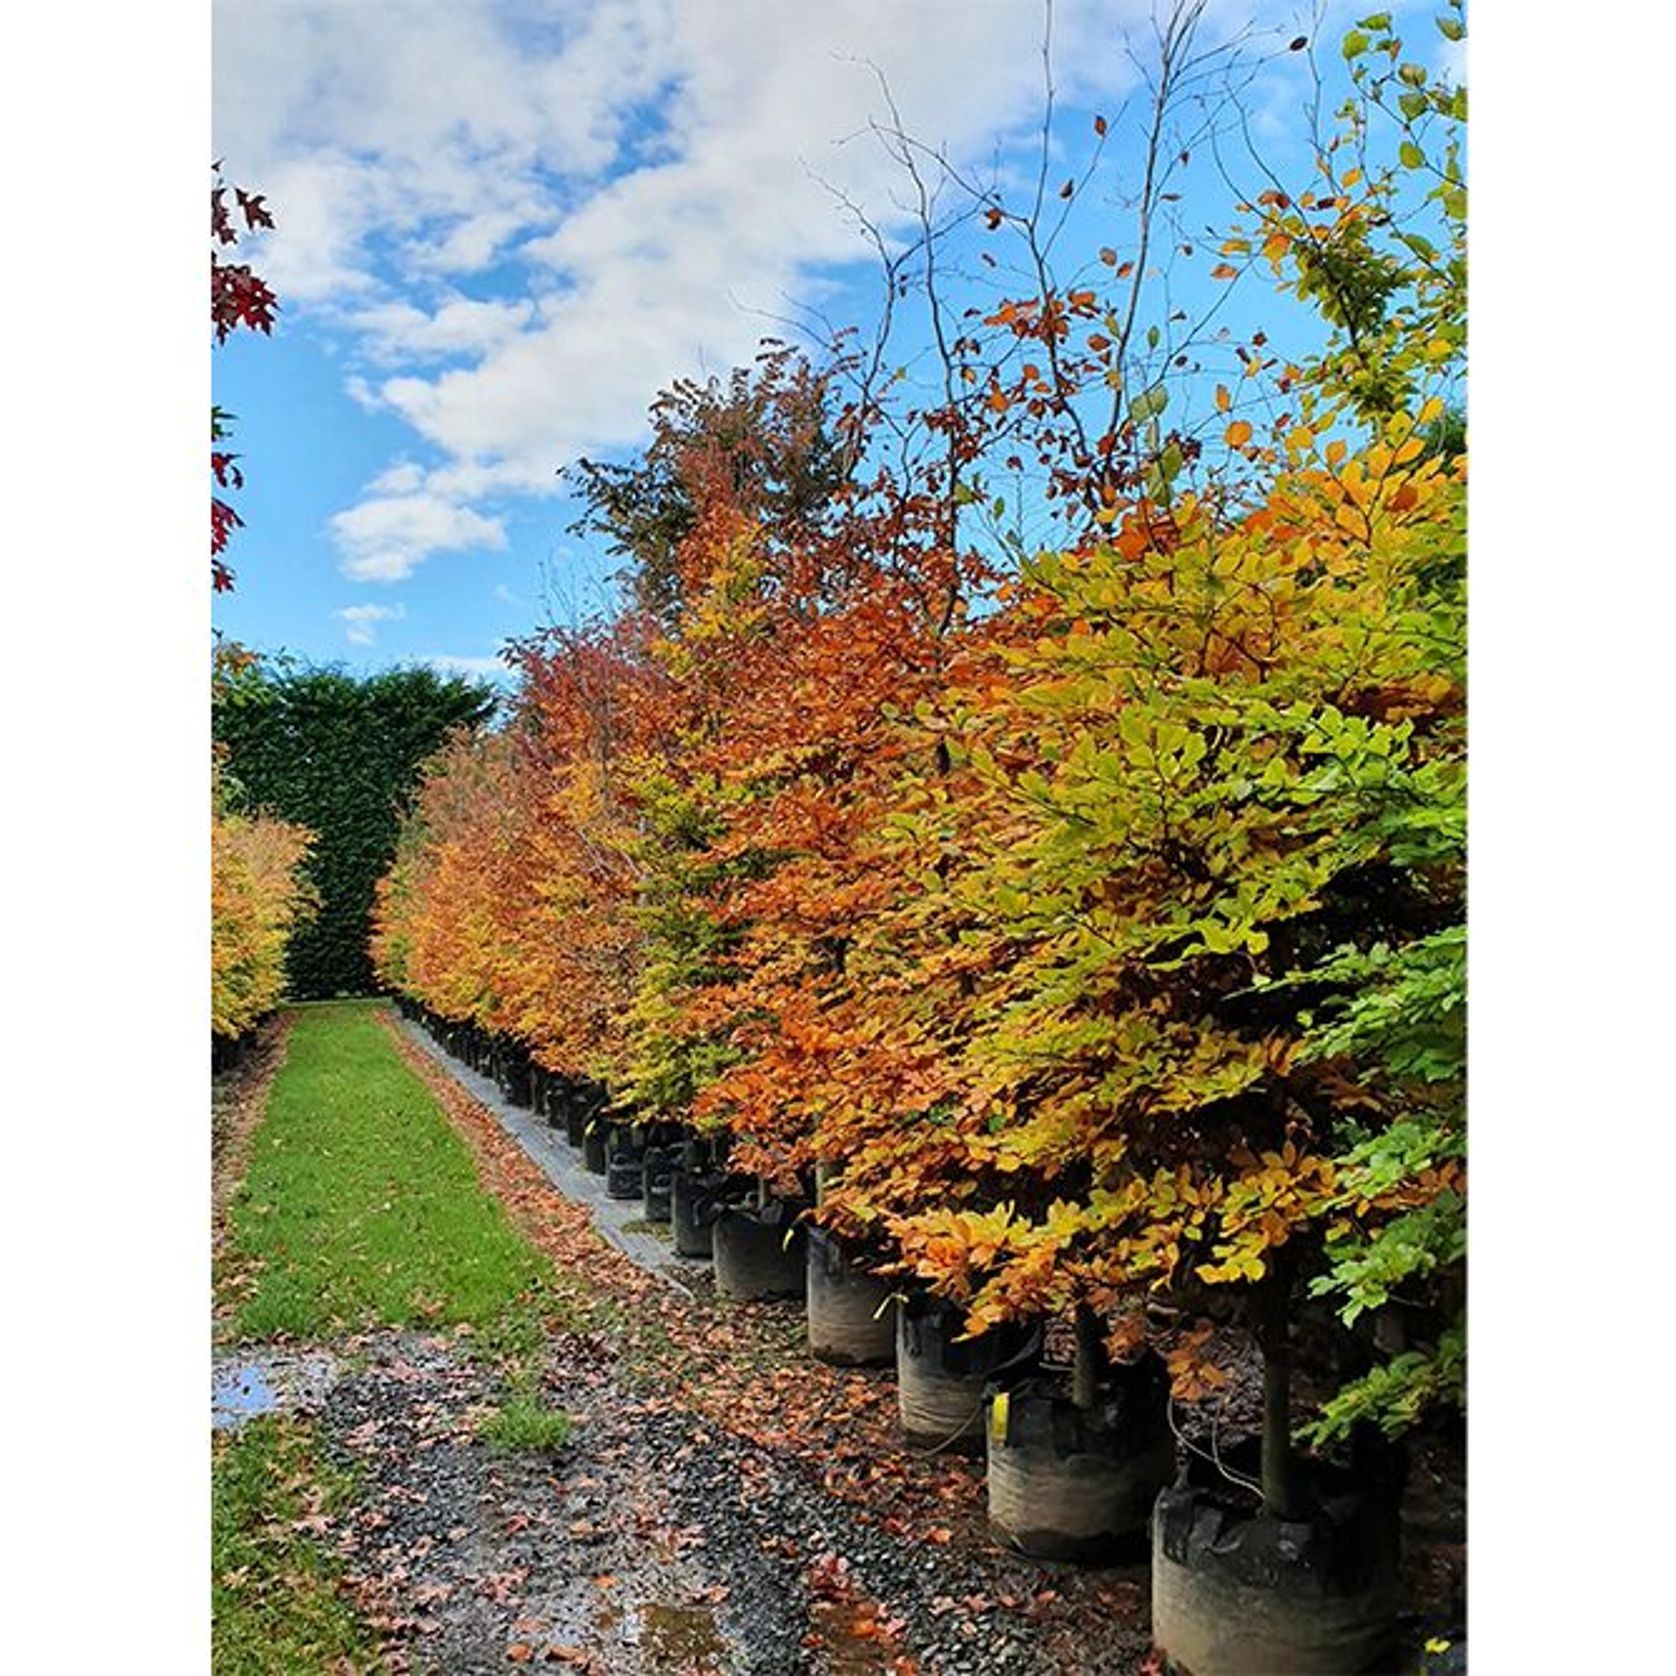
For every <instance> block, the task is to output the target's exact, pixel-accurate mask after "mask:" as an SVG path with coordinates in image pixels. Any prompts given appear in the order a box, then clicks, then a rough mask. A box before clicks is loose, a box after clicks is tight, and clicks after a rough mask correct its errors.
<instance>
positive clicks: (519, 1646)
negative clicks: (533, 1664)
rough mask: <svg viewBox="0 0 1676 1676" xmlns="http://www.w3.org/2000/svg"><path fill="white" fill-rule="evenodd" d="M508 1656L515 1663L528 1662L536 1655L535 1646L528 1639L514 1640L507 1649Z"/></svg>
mask: <svg viewBox="0 0 1676 1676" xmlns="http://www.w3.org/2000/svg"><path fill="white" fill-rule="evenodd" d="M506 1656H507V1658H508V1659H510V1660H511V1662H512V1663H513V1664H528V1663H529V1662H530V1660H531V1659H533V1658H534V1657H535V1648H533V1647H532V1646H531V1645H530V1644H529V1642H527V1641H514V1642H513V1643H512V1645H511V1646H510V1647H508V1648H507V1649H506Z"/></svg>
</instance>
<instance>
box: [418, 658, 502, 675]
mask: <svg viewBox="0 0 1676 1676" xmlns="http://www.w3.org/2000/svg"><path fill="white" fill-rule="evenodd" d="M419 662H420V663H423V664H429V665H430V667H431V668H432V669H435V670H439V671H440V672H441V673H442V674H444V675H488V676H493V677H496V678H498V679H500V680H506V679H508V678H510V675H511V671H510V670H509V669H508V668H507V667H506V665H505V664H504V663H502V662H501V660H500V659H499V658H462V657H455V656H453V655H452V654H450V653H447V652H439V653H436V654H434V655H433V656H431V657H427V658H420V659H419Z"/></svg>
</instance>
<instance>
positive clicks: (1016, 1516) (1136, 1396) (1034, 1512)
mask: <svg viewBox="0 0 1676 1676" xmlns="http://www.w3.org/2000/svg"><path fill="white" fill-rule="evenodd" d="M1169 1389H1170V1387H1169V1377H1168V1375H1167V1374H1166V1373H1165V1371H1164V1367H1163V1364H1162V1363H1160V1362H1159V1361H1158V1359H1157V1357H1155V1356H1148V1357H1145V1358H1143V1359H1142V1360H1141V1361H1140V1362H1137V1363H1136V1364H1134V1365H1133V1366H1132V1367H1124V1366H1118V1367H1114V1368H1113V1369H1111V1372H1110V1377H1109V1378H1108V1379H1107V1380H1106V1381H1104V1382H1103V1383H1102V1386H1101V1389H1100V1394H1099V1398H1098V1400H1097V1401H1096V1402H1095V1404H1094V1405H1093V1406H1092V1407H1091V1408H1088V1409H1080V1408H1078V1407H1077V1406H1076V1404H1075V1403H1073V1402H1072V1401H1071V1400H1070V1398H1069V1397H1068V1396H1065V1395H1063V1394H1061V1393H1060V1392H1059V1391H1057V1390H1055V1389H1054V1388H1053V1387H1052V1386H1051V1385H1050V1384H1049V1382H1048V1381H1046V1380H1045V1379H1035V1378H1029V1379H1024V1380H1021V1381H1019V1382H1018V1383H1017V1384H1016V1385H1015V1386H1014V1387H1013V1389H1011V1390H1000V1391H995V1392H992V1393H991V1395H990V1398H989V1405H988V1424H987V1425H986V1427H985V1441H986V1445H987V1452H988V1468H987V1478H988V1489H989V1525H990V1529H991V1530H992V1531H993V1532H994V1533H995V1535H996V1537H997V1538H998V1539H999V1540H1000V1542H1001V1543H1002V1544H1003V1545H1004V1546H1006V1547H1008V1548H1011V1549H1013V1550H1015V1551H1016V1552H1018V1553H1020V1554H1028V1555H1030V1556H1031V1557H1032V1558H1034V1559H1043V1560H1081V1561H1085V1562H1104V1563H1106V1564H1115V1563H1117V1562H1119V1561H1122V1560H1126V1559H1138V1558H1140V1557H1141V1556H1142V1555H1144V1553H1145V1551H1146V1545H1147V1537H1148V1531H1149V1526H1150V1523H1151V1519H1152V1508H1153V1503H1154V1502H1155V1501H1156V1500H1157V1497H1158V1492H1159V1491H1160V1490H1161V1489H1163V1488H1164V1486H1165V1485H1166V1484H1168V1483H1169V1482H1170V1480H1171V1479H1172V1478H1173V1477H1174V1476H1175V1465H1176V1458H1175V1438H1174V1436H1173V1434H1172V1433H1171V1431H1170V1422H1169V1412H1168V1406H1167V1405H1168V1402H1169Z"/></svg>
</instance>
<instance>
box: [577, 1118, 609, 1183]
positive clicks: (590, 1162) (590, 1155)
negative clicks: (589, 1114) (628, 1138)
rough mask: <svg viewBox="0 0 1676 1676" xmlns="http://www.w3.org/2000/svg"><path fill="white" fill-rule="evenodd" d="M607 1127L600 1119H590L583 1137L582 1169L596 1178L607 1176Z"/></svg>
mask: <svg viewBox="0 0 1676 1676" xmlns="http://www.w3.org/2000/svg"><path fill="white" fill-rule="evenodd" d="M605 1138H606V1126H605V1124H604V1123H603V1122H602V1121H601V1120H600V1119H599V1118H590V1119H589V1120H588V1123H587V1126H586V1128H585V1129H584V1131H583V1135H582V1167H583V1168H584V1169H586V1170H591V1171H592V1172H593V1173H594V1174H595V1175H596V1176H602V1175H604V1174H605V1168H606V1161H605Z"/></svg>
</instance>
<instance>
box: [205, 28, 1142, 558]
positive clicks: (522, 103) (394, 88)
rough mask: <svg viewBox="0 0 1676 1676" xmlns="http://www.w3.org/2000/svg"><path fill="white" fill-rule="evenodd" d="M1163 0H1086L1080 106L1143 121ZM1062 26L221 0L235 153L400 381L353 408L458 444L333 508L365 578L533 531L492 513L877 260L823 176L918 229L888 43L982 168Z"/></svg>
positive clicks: (1079, 55)
mask: <svg viewBox="0 0 1676 1676" xmlns="http://www.w3.org/2000/svg"><path fill="white" fill-rule="evenodd" d="M1151 9H1152V0H1060V3H1059V4H1058V6H1057V7H1056V9H1055V44H1056V52H1055V59H1056V68H1057V75H1058V80H1059V85H1060V93H1061V96H1062V97H1066V98H1071V97H1075V96H1077V95H1079V94H1081V95H1089V94H1091V92H1092V91H1093V90H1098V92H1099V95H1100V97H1101V98H1102V99H1103V100H1105V101H1106V102H1107V103H1108V108H1115V100H1116V98H1117V97H1119V96H1120V95H1121V93H1122V91H1123V90H1124V88H1126V87H1128V86H1130V85H1132V83H1133V81H1134V77H1135V72H1134V69H1133V66H1132V65H1131V64H1130V63H1129V61H1128V60H1127V59H1126V57H1125V54H1124V31H1125V28H1126V27H1129V26H1133V25H1135V24H1137V23H1140V24H1143V25H1144V23H1145V20H1146V19H1147V18H1148V17H1149V16H1150V13H1151ZM1041 29H1042V11H1041V9H1040V7H1039V6H1037V5H1034V4H1025V3H1022V0H1021V3H1015V4H1010V5H1001V4H986V5H974V4H972V3H971V0H915V3H914V4H912V5H907V4H903V3H901V0H826V3H824V4H822V5H819V6H788V5H785V4H784V3H783V0H726V3H725V4H722V3H712V0H575V3H573V4H567V5H562V6H558V5H553V4H551V3H545V4H544V3H541V0H450V3H449V4H448V5H446V6H439V5H436V4H434V3H433V0H292V3H289V4H286V5H283V6H279V5H274V4H273V3H272V0H217V6H216V30H215V37H214V39H215V55H216V63H215V96H216V112H215V118H216V147H217V150H218V154H221V155H224V156H225V157H226V158H227V160H228V170H229V173H230V174H231V175H232V177H233V178H235V179H238V180H239V181H241V182H245V183H248V184H250V185H251V186H253V187H255V188H257V189H259V190H262V191H264V192H265V193H266V194H267V196H268V199H269V202H270V204H271V206H272V208H273V211H274V214H275V216H276V219H277V222H278V227H277V230H276V231H275V232H274V233H272V234H270V235H267V236H266V238H265V240H264V243H263V246H262V253H261V258H260V260H261V261H262V263H263V266H264V271H266V272H267V273H268V274H269V276H270V277H271V279H272V280H273V282H274V283H275V285H276V287H277V289H278V291H279V293H280V296H281V300H282V303H283V304H285V305H288V306H292V307H295V308H296V309H297V310H298V311H299V312H310V311H312V312H313V313H314V315H315V316H316V317H317V318H319V319H321V320H323V321H324V322H326V323H327V324H328V325H330V326H332V327H334V328H335V329H338V330H341V331H343V332H347V333H349V334H351V336H352V339H353V342H354V344H355V346H356V348H357V349H358V351H359V354H360V357H361V359H362V362H363V363H364V365H366V366H368V367H378V368H381V369H382V374H381V376H380V377H378V378H374V377H369V376H368V373H367V372H365V371H362V372H353V373H352V374H351V375H350V377H349V378H348V379H347V380H346V384H345V389H346V391H347V393H348V394H349V395H350V397H351V398H352V399H353V400H354V401H356V402H357V403H358V404H359V405H361V406H362V407H363V408H366V409H368V410H369V411H381V412H385V413H393V414H395V415H396V416H397V417H399V418H400V419H401V420H402V421H404V422H405V423H406V424H407V425H408V426H409V427H410V428H411V429H412V431H413V432H414V433H415V435H416V437H417V438H419V439H421V440H422V441H423V442H424V443H425V444H427V445H429V447H430V448H431V449H433V450H434V451H435V453H436V455H437V461H436V463H435V464H434V465H433V466H432V467H430V468H428V469H427V470H426V471H425V473H424V476H423V479H422V481H421V480H420V479H418V478H417V477H415V475H414V472H415V470H416V469H417V468H412V467H405V466H404V467H400V468H397V469H398V470H399V471H400V473H401V475H400V476H399V478H395V479H392V478H391V476H390V474H386V475H385V477H383V478H379V479H376V480H375V481H374V482H373V483H372V484H370V485H369V486H368V489H367V490H366V495H367V498H366V499H364V500H363V501H362V502H361V504H359V505H357V506H355V507H352V508H350V509H348V510H346V511H344V512H341V513H339V514H338V515H337V516H336V517H335V518H334V519H333V520H332V528H333V532H334V535H335V536H336V538H337V540H338V541H339V543H340V546H341V548H342V551H343V554H344V561H343V566H344V571H345V574H347V575H351V576H354V577H356V578H358V579H363V580H384V581H390V580H398V579H400V578H401V577H403V576H406V575H408V574H409V573H410V572H411V571H412V570H413V568H414V566H415V565H417V564H419V563H421V562H422V561H423V559H424V558H425V557H426V556H427V555H428V554H429V553H432V552H438V551H451V550H464V549H469V548H481V547H500V546H504V545H505V535H504V530H503V528H502V525H501V522H500V520H499V519H498V518H496V517H490V516H486V515H484V514H483V513H481V512H480V511H478V510H476V509H475V504H474V503H481V501H482V499H483V498H484V497H485V496H488V495H490V494H504V493H506V492H508V491H512V492H516V493H523V494H540V495H545V494H552V493H553V492H555V490H556V489H557V488H558V482H557V479H556V476H555V473H556V471H557V469H558V468H559V467H560V466H562V465H563V464H565V463H566V462H567V461H570V460H574V459H575V458H576V457H577V456H578V455H579V454H583V453H597V452H601V451H606V450H610V449H613V448H620V447H624V446H628V445H632V444H633V443H635V442H636V441H637V440H639V438H640V437H641V436H642V434H643V432H644V426H645V412H646V406H647V403H648V401H649V400H650V398H651V397H652V396H653V395H654V394H655V393H656V391H657V390H659V389H660V388H662V387H663V386H665V385H666V384H668V383H669V382H670V381H671V380H672V379H674V378H676V377H678V376H680V375H682V374H684V373H690V372H694V371H697V370H698V369H699V368H700V367H704V366H707V367H709V368H711V369H719V368H725V367H727V366H729V365H733V364H736V363H738V362H740V361H743V360H744V359H746V358H748V356H749V355H750V354H751V352H752V350H753V349H754V347H755V344H756V342H757V340H758V339H759V338H760V337H761V336H762V335H764V333H765V332H768V331H771V330H773V329H774V328H773V327H772V325H771V324H770V322H769V321H767V320H765V319H764V318H763V317H762V314H761V313H753V312H752V311H753V310H757V311H761V310H770V311H774V312H778V313H783V312H784V311H785V308H786V299H787V298H788V297H801V298H809V297H813V296H815V295H817V294H818V293H819V292H820V290H821V289H822V288H823V286H824V285H825V283H826V278H825V275H826V274H827V272H829V271H830V267H831V265H832V264H836V263H843V262H848V261H854V260H856V259H857V258H859V257H863V256H865V255H866V251H865V249H864V247H863V245H862V244H861V242H860V239H859V236H858V234H857V232H856V230H855V229H854V228H853V226H851V225H850V224H849V222H848V220H847V219H846V217H845V216H844V215H843V214H842V213H841V212H840V210H839V209H838V207H837V206H836V204H835V203H834V201H833V199H832V197H831V195H830V193H829V191H828V190H827V188H826V187H825V186H823V185H822V184H821V179H818V178H816V177H817V176H819V177H823V178H824V179H825V180H827V181H830V182H831V183H833V184H834V185H837V186H840V187H841V188H842V189H843V190H844V191H845V192H847V193H849V194H850V195H851V196H852V197H853V198H854V199H856V200H857V201H860V202H862V203H865V204H867V205H868V206H870V208H871V209H872V210H873V211H874V213H875V214H876V215H878V216H879V217H880V218H882V219H884V220H886V221H889V220H890V219H891V218H892V217H893V216H895V217H896V218H897V220H898V221H900V210H899V209H897V210H893V209H892V207H891V206H892V202H893V200H897V201H899V199H900V189H901V186H902V181H901V177H900V175H899V173H898V172H897V168H896V165H895V164H893V163H892V162H890V161H889V159H887V158H886V157H885V156H884V155H883V153H882V151H881V149H880V148H879V146H878V145H877V144H876V143H875V142H874V141H873V140H872V139H871V138H870V137H869V136H867V135H866V133H865V128H866V123H867V121H868V118H869V116H871V115H877V114H880V111H881V103H880V98H879V92H878V87H877V84H876V81H875V79H874V76H873V74H872V72H871V71H870V70H869V69H868V68H867V66H866V65H865V64H863V63H862V62H860V60H861V59H863V58H866V59H870V60H872V61H874V62H876V63H877V64H878V65H879V66H880V67H881V68H882V69H883V70H884V71H885V72H886V73H887V74H888V76H889V78H890V82H891V86H892V89H893V92H894V94H895V96H896V98H897V101H898V103H899V106H900V108H901V110H902V112H903V115H904V118H905V120H906V122H907V123H908V125H909V127H910V128H911V129H912V130H913V131H914V132H915V133H916V134H918V135H920V136H922V137H923V138H925V139H926V140H928V141H929V142H931V143H933V144H945V145H947V147H948V148H949V150H950V153H951V155H955V156H957V157H960V158H963V159H967V160H978V161H981V160H983V159H985V158H987V157H988V156H989V154H990V151H991V147H992V144H993V141H994V138H995V136H996V134H997V133H998V132H1001V131H1006V130H1009V129H1010V130H1013V131H1015V132H1022V126H1021V125H1023V124H1026V123H1028V122H1031V121H1034V120H1035V119H1036V117H1037V115H1038V112H1039V104H1038V101H1039V97H1040V91H1041V65H1040V46H1041ZM858 134H859V135H860V137H859V138H856V137H855V136H857V135H858ZM847 137H848V138H847ZM497 264H509V265H507V266H497ZM508 273H511V274H512V275H514V276H515V277H514V278H512V279H510V280H509V279H508V278H507V275H508ZM472 275H478V276H482V280H481V282H480V283H479V284H478V285H476V286H474V287H473V289H474V290H475V291H478V292H481V291H482V290H483V289H484V287H485V285H487V286H488V287H489V288H491V289H498V292H499V294H498V295H496V296H491V297H484V296H482V295H476V296H468V295H467V294H466V293H465V292H464V291H462V290H461V289H460V287H461V285H462V284H464V283H465V282H466V280H467V278H468V276H472ZM439 362H442V363H445V364H442V365H439V364H438V363H439Z"/></svg>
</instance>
